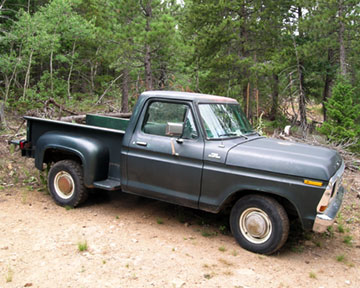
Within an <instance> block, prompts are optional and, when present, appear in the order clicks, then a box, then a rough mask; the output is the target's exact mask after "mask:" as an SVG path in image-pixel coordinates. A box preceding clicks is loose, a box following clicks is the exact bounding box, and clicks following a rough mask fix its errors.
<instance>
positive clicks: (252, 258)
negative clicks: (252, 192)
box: [0, 188, 360, 288]
mask: <svg viewBox="0 0 360 288" xmlns="http://www.w3.org/2000/svg"><path fill="white" fill-rule="evenodd" d="M349 195H350V194H349ZM349 195H348V196H347V197H349ZM354 199H355V198H354ZM354 199H348V200H347V201H350V203H353V202H354V201H357V200H354ZM357 203H358V202H357ZM358 208H359V209H360V205H359V206H358ZM357 211H358V212H359V210H357ZM206 222H208V223H209V224H206ZM226 223H227V219H226V215H225V216H214V215H211V214H206V213H202V212H199V211H194V210H191V209H185V208H181V207H178V206H174V205H170V204H166V203H162V202H158V201H154V200H149V199H145V198H140V197H135V196H130V195H126V194H122V193H119V192H112V193H106V195H104V194H102V196H93V197H91V198H90V200H89V201H88V202H87V203H86V205H85V206H82V207H79V208H77V209H71V210H66V209H65V208H62V207H59V206H56V205H55V204H54V202H53V201H52V199H51V197H50V196H49V195H46V194H44V193H43V192H38V191H28V190H27V189H25V188H16V189H15V188H5V189H4V190H0V235H1V237H0V287H1V288H4V287H359V286H360V242H359V231H360V229H359V223H355V224H353V225H351V226H350V225H349V226H346V227H350V231H348V233H350V234H351V235H352V237H353V241H352V245H351V246H348V245H346V244H345V243H343V238H344V235H345V234H341V233H338V232H335V233H334V236H332V237H329V236H321V235H313V234H310V235H308V236H305V238H306V239H308V240H306V239H304V236H302V238H300V239H299V238H298V236H294V235H291V236H290V239H289V241H288V243H287V245H286V246H285V247H284V248H283V249H282V250H281V251H280V252H279V253H278V254H276V255H273V256H260V255H256V254H253V253H250V252H247V251H245V250H243V249H241V248H240V247H239V246H238V245H237V244H236V243H235V241H234V239H233V238H232V236H231V235H222V234H221V233H220V232H224V231H225V232H226V231H227V228H225V227H224V226H225V225H226ZM219 228H220V229H219ZM335 231H336V230H335ZM85 241H86V242H87V246H88V250H87V251H85V252H79V249H78V243H80V242H85ZM318 246H319V247H318ZM342 255H343V256H344V259H343V260H341V258H342V257H341V256H342ZM339 257H340V258H339ZM337 258H338V259H337ZM338 260H341V261H338Z"/></svg>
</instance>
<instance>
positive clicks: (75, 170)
mask: <svg viewBox="0 0 360 288" xmlns="http://www.w3.org/2000/svg"><path fill="white" fill-rule="evenodd" d="M48 187H49V191H50V194H51V196H52V198H53V199H54V201H55V203H56V204H58V205H60V206H71V207H76V206H78V205H79V204H81V203H83V202H84V201H85V200H86V199H87V196H88V191H87V189H86V187H85V186H84V177H83V169H82V167H81V164H79V163H78V162H76V161H73V160H62V161H59V162H56V163H55V164H54V165H53V166H52V167H51V169H50V171H49V176H48Z"/></svg>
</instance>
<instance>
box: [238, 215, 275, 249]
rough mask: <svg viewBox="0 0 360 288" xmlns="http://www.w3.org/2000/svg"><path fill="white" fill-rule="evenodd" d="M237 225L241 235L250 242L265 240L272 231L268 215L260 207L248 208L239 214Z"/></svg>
mask: <svg viewBox="0 0 360 288" xmlns="http://www.w3.org/2000/svg"><path fill="white" fill-rule="evenodd" d="M239 227H240V231H241V233H242V235H243V236H244V237H245V238H246V239H247V240H248V241H250V242H252V243H255V244H261V243H264V242H266V241H267V240H268V239H269V237H270V235H271V232H272V224H271V221H270V218H269V216H268V215H267V214H266V213H265V212H264V211H263V210H261V209H258V208H248V209H246V210H245V211H244V212H243V213H242V214H241V216H240V220H239Z"/></svg>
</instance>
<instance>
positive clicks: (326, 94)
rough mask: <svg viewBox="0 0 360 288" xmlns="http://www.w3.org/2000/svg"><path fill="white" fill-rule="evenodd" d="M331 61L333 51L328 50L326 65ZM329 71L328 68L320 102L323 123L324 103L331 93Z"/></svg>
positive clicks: (324, 115) (324, 114)
mask: <svg viewBox="0 0 360 288" xmlns="http://www.w3.org/2000/svg"><path fill="white" fill-rule="evenodd" d="M332 59H333V50H332V49H328V59H327V64H328V66H330V65H332V64H333V63H331V62H332ZM330 73H331V71H330V69H329V68H327V69H326V75H325V80H324V90H323V101H322V108H323V117H324V121H326V119H327V117H326V112H327V111H326V106H325V105H326V102H327V100H328V99H329V98H330V93H331V89H330V87H331V82H332V77H331V74H330Z"/></svg>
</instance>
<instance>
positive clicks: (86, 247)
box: [78, 240, 88, 252]
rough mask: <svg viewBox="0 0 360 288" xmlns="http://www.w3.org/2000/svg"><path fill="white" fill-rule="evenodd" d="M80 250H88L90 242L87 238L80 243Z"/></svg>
mask: <svg viewBox="0 0 360 288" xmlns="http://www.w3.org/2000/svg"><path fill="white" fill-rule="evenodd" d="M78 250H79V252H84V251H87V250H88V244H87V241H86V240H85V241H83V242H79V243H78Z"/></svg>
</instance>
